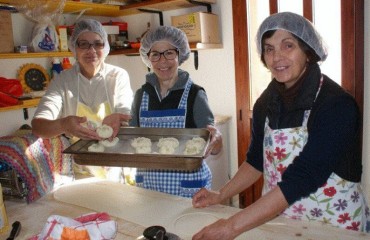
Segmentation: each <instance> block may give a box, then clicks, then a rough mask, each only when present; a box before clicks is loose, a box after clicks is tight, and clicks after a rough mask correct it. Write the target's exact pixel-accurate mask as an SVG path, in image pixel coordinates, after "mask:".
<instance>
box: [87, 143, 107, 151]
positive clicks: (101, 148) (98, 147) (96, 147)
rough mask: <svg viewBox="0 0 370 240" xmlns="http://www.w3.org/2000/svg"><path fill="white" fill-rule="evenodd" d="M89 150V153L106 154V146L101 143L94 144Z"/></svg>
mask: <svg viewBox="0 0 370 240" xmlns="http://www.w3.org/2000/svg"><path fill="white" fill-rule="evenodd" d="M87 150H88V151H89V152H104V146H103V145H101V144H99V143H93V144H91V145H90V146H89V147H88V148H87Z"/></svg>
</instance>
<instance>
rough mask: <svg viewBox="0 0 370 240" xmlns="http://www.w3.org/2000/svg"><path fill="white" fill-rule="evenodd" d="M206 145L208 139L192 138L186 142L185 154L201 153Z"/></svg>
mask: <svg viewBox="0 0 370 240" xmlns="http://www.w3.org/2000/svg"><path fill="white" fill-rule="evenodd" d="M205 145H206V141H205V140H204V139H203V138H201V137H194V138H192V139H191V140H188V141H187V142H186V144H185V150H184V154H185V155H195V154H198V153H200V152H201V151H202V150H203V148H204V146H205Z"/></svg>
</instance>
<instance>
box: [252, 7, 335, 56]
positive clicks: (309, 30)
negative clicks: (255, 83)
mask: <svg viewBox="0 0 370 240" xmlns="http://www.w3.org/2000/svg"><path fill="white" fill-rule="evenodd" d="M278 29H282V30H286V31H288V32H290V33H292V34H294V35H295V36H296V37H298V38H300V39H301V40H302V41H303V42H305V43H306V44H307V45H308V46H310V47H311V48H312V49H313V50H314V51H315V53H316V54H317V56H319V58H320V60H321V61H325V59H326V57H327V56H328V53H327V49H326V46H325V43H324V41H323V39H322V38H321V36H320V34H319V33H318V32H317V31H316V30H315V27H314V26H313V24H312V23H311V22H310V21H308V20H307V19H306V18H304V17H302V16H301V15H298V14H295V13H292V12H281V13H276V14H273V15H271V16H269V17H267V18H266V19H265V20H264V21H263V22H262V23H261V25H260V27H259V28H258V31H257V36H256V43H257V49H258V53H259V54H260V55H261V54H262V42H261V40H262V36H263V34H265V33H266V32H267V31H270V30H278Z"/></svg>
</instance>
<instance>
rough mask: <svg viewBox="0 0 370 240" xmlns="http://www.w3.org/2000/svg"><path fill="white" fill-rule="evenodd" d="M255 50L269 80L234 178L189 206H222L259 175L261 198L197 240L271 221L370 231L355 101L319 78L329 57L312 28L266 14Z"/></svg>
mask: <svg viewBox="0 0 370 240" xmlns="http://www.w3.org/2000/svg"><path fill="white" fill-rule="evenodd" d="M257 48H258V51H259V54H260V55H261V60H262V62H263V64H264V65H265V66H266V67H267V68H268V69H269V70H270V72H271V74H272V77H273V79H272V81H271V83H270V84H269V86H268V87H267V89H266V90H265V91H264V92H263V93H262V95H261V96H260V98H259V99H258V100H257V102H256V104H255V105H254V108H253V131H252V141H251V145H250V146H249V150H248V153H247V160H246V162H245V163H243V164H242V165H241V166H240V168H239V170H238V172H237V173H236V175H235V176H234V177H233V179H232V180H231V181H230V182H229V183H227V184H226V185H225V186H224V187H223V188H221V189H220V191H219V192H209V191H206V190H201V191H199V192H198V193H197V194H196V195H195V196H194V198H193V205H194V207H205V206H209V205H212V204H217V203H220V202H222V200H224V199H227V198H230V197H231V196H233V195H235V194H238V193H239V192H241V191H243V190H244V189H246V188H247V187H249V186H250V185H252V184H253V183H254V182H255V181H256V180H258V178H259V177H260V176H261V175H263V177H264V188H263V195H262V197H261V198H260V199H259V200H257V201H256V202H255V203H254V204H252V205H250V206H248V207H247V208H245V209H243V210H242V211H240V212H239V213H238V214H236V215H234V216H232V217H230V218H229V219H227V220H220V221H217V222H215V223H213V224H211V225H210V226H208V228H205V229H203V230H201V231H200V232H198V233H197V234H196V235H195V236H194V238H193V240H194V239H195V240H196V239H203V240H204V239H213V240H215V239H223V240H225V239H234V238H235V237H237V236H238V235H240V234H241V233H243V232H245V231H248V230H250V229H252V228H254V227H257V226H259V225H261V224H263V223H265V222H267V221H269V220H271V219H273V218H274V217H275V216H277V215H279V214H282V215H283V216H286V217H288V218H292V219H299V220H308V221H319V222H322V223H327V224H330V225H332V226H336V227H340V228H344V229H348V230H354V231H363V232H370V213H369V207H368V204H367V201H366V199H365V194H364V192H363V190H362V189H361V182H360V181H361V173H362V165H361V151H360V148H361V120H360V119H361V117H360V112H359V109H358V107H357V104H356V102H355V100H354V98H353V97H352V96H351V95H349V94H348V93H346V92H345V91H344V90H343V89H342V88H341V87H340V86H339V85H338V84H336V83H335V82H334V81H332V80H331V79H330V78H329V77H327V76H326V75H324V74H322V73H321V70H320V67H319V65H318V62H320V61H324V60H325V59H326V57H327V52H326V48H325V46H324V45H323V41H322V39H321V37H320V35H319V34H318V32H317V31H316V30H315V28H314V27H313V25H312V24H311V23H310V22H309V21H308V20H306V19H305V18H303V17H302V16H300V15H297V14H295V13H290V12H283V13H277V14H274V15H271V16H270V17H268V18H267V19H265V21H264V22H263V23H262V24H261V26H260V27H259V30H258V33H257Z"/></svg>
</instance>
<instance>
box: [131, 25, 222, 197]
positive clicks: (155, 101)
mask: <svg viewBox="0 0 370 240" xmlns="http://www.w3.org/2000/svg"><path fill="white" fill-rule="evenodd" d="M140 55H141V58H142V60H143V62H144V63H145V64H146V65H147V66H148V67H149V68H150V69H151V70H152V72H150V73H148V74H147V75H146V82H145V84H144V85H143V86H142V87H141V88H140V89H139V90H138V91H137V92H136V94H135V98H134V102H133V104H132V108H131V109H132V111H131V114H132V120H131V122H130V125H131V126H138V127H158V128H207V127H208V129H209V130H210V132H211V136H212V137H211V143H210V144H209V148H208V149H207V153H206V155H208V154H217V153H218V152H220V150H221V148H222V138H221V134H220V132H219V131H218V130H217V129H216V128H215V127H213V125H214V116H213V113H212V111H211V109H210V107H209V105H208V101H207V95H206V93H205V90H204V89H203V88H202V87H200V86H198V85H196V84H194V83H193V81H192V79H191V78H190V76H189V73H188V72H186V71H184V70H181V69H179V66H180V65H181V64H182V63H183V62H184V61H186V60H187V59H188V58H189V55H190V48H189V43H188V39H187V37H186V35H185V33H184V32H182V31H181V30H179V29H177V28H175V27H167V26H160V27H158V28H156V29H154V30H150V31H148V32H147V33H146V35H145V36H144V37H143V38H142V40H141V47H140ZM211 180H212V174H211V171H210V169H209V167H208V166H207V164H206V163H205V161H203V163H202V166H201V168H200V169H198V170H195V171H174V170H156V169H137V174H136V184H137V185H138V186H142V187H144V188H147V189H151V190H155V191H160V192H165V193H169V194H173V195H178V196H183V197H192V196H193V194H194V193H195V192H197V191H198V190H199V189H200V188H203V187H204V188H207V189H210V188H211Z"/></svg>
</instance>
